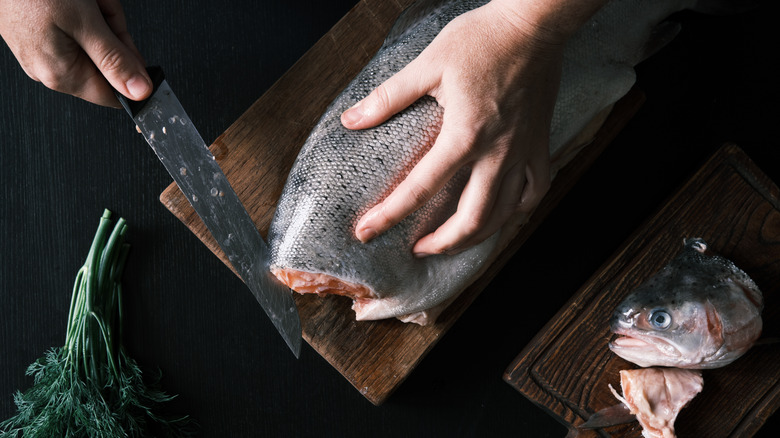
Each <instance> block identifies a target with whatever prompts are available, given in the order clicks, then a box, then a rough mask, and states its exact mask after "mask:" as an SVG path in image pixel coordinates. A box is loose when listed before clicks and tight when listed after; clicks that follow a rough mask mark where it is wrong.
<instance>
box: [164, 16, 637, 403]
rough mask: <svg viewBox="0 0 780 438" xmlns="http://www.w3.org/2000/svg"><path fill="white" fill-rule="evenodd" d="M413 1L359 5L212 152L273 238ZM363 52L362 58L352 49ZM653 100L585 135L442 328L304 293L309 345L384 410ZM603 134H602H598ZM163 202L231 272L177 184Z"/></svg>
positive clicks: (630, 102)
mask: <svg viewBox="0 0 780 438" xmlns="http://www.w3.org/2000/svg"><path fill="white" fill-rule="evenodd" d="M410 3H411V1H400V2H398V3H394V2H383V1H365V2H361V3H359V4H358V5H357V6H355V8H353V9H352V10H351V11H350V12H349V13H348V14H347V15H346V16H345V17H344V18H343V19H342V20H341V21H340V22H339V23H338V24H337V25H336V26H335V27H334V28H333V29H332V30H331V31H330V32H329V33H328V34H327V35H325V37H323V38H322V39H321V40H320V41H319V42H318V43H317V44H316V45H315V46H314V47H313V48H312V49H311V50H309V51H308V52H307V53H306V54H305V55H304V56H303V57H302V58H301V59H300V60H299V61H298V62H297V63H296V64H295V65H294V66H293V67H292V68H291V69H290V70H289V71H288V72H287V73H286V74H285V75H284V76H282V77H281V78H280V80H279V81H278V82H277V83H276V84H275V85H274V86H273V87H272V88H271V89H270V90H269V91H268V92H266V93H265V94H264V95H263V96H261V97H260V98H259V99H258V100H257V101H256V102H255V103H254V104H253V105H252V106H251V107H250V108H249V109H248V110H247V111H246V112H245V113H244V114H243V115H242V116H241V117H240V118H239V119H238V120H237V121H236V122H235V123H234V124H233V125H232V126H231V127H230V128H228V129H227V130H226V131H225V133H224V134H222V135H221V136H220V137H218V138H217V139H216V141H215V142H214V144H213V145H212V146H211V149H212V151H213V152H214V155H215V157H216V159H217V161H218V162H219V163H220V166H221V167H222V169H223V171H224V172H225V174H226V175H227V177H228V179H229V180H230V182H231V184H232V186H233V188H234V189H235V191H236V193H237V194H238V196H239V198H240V199H241V200H242V202H243V203H244V205H245V206H246V208H247V210H248V211H249V213H250V215H251V216H252V218H253V220H254V221H255V224H256V225H257V227H258V228H259V229H260V230H261V234H262V235H263V236H265V235H266V233H267V230H268V226H269V224H270V221H271V218H272V216H273V212H274V209H275V205H276V200H277V199H278V197H279V195H280V193H281V191H282V188H283V185H284V182H285V181H286V178H287V174H288V172H289V170H290V168H291V167H292V164H293V161H294V160H295V157H296V156H297V153H298V151H299V149H300V147H301V146H302V144H303V142H304V141H305V139H306V137H307V136H308V134H309V132H310V131H311V129H312V128H313V127H314V125H315V123H316V122H317V120H318V119H319V117H320V115H321V114H322V112H323V111H324V110H325V108H326V107H327V105H328V104H329V103H330V102H331V101H332V100H333V99H334V98H335V97H336V96H337V95H338V93H339V92H340V91H341V90H342V89H343V88H344V87H345V86H346V84H347V83H348V82H349V80H351V79H352V77H353V76H354V75H355V74H357V72H358V71H359V70H360V69H361V68H362V67H363V66H364V65H365V64H366V63H367V62H368V61H369V59H370V58H371V57H372V56H373V54H374V52H375V51H376V50H377V49H378V48H379V46H380V45H381V42H382V41H383V39H384V35H385V34H386V33H387V31H388V30H389V26H390V25H391V24H392V23H393V22H394V20H395V18H396V17H397V15H398V14H399V13H400V11H401V10H403V8H404V7H405V6H406V5H407V4H410ZM356 45H357V46H358V47H361V48H362V50H359V51H352V50H350V51H346V50H345V49H344V48H345V47H355V46H356ZM643 99H644V96H643V95H642V93H641V92H639V91H636V90H634V91H632V92H631V93H629V94H628V95H627V96H626V97H625V98H624V99H623V100H622V101H621V102H619V103H618V104H617V105H616V106H615V108H614V109H613V111H612V113H611V115H610V117H609V119H608V120H607V121H606V122H603V120H604V116H600V118H599V119H598V120H594V122H593V123H592V124H591V125H590V126H589V127H588V128H586V130H585V131H586V132H587V131H588V130H590V132H587V133H586V134H585V137H587V138H588V139H591V138H594V140H593V141H592V142H590V143H589V144H588V146H587V147H586V148H585V149H584V150H583V151H581V152H580V153H579V154H578V155H577V159H576V160H574V162H572V165H571V166H567V167H566V168H564V169H563V170H562V171H560V172H559V174H558V176H557V177H556V178H555V180H554V182H553V186H552V188H551V190H550V192H549V193H548V195H547V197H546V199H545V201H544V202H543V203H542V204H541V205H540V206H539V207H538V208H537V211H536V212H535V213H534V215H533V218H532V219H531V221H530V223H528V224H526V225H524V226H523V228H522V229H521V231H520V232H519V234H518V235H517V237H516V238H514V239H513V240H512V241H511V243H510V244H509V246H508V247H507V248H506V249H505V250H504V251H503V252H502V253H501V254H500V255H499V256H498V259H497V260H496V261H495V262H494V263H493V264H492V265H491V266H490V267H489V268H488V269H487V271H486V272H484V273H483V275H481V276H480V278H479V279H478V280H477V281H475V282H474V283H473V284H472V285H471V286H469V287H468V289H466V290H465V291H464V292H463V293H462V294H461V295H460V297H459V298H458V299H457V300H456V301H455V302H454V303H453V304H451V305H450V306H449V307H448V309H447V310H446V311H445V312H444V313H443V314H442V315H441V316H440V317H439V319H438V320H437V322H436V323H435V324H432V325H429V326H426V327H420V326H417V325H414V324H403V323H400V322H399V321H396V320H385V321H376V322H356V321H355V318H354V312H353V311H352V310H351V309H350V306H351V304H352V303H351V300H349V299H345V298H343V297H317V296H300V295H296V296H295V300H296V303H297V305H298V309H299V314H300V316H301V324H302V330H303V337H304V339H305V340H306V342H308V343H309V344H310V345H311V346H312V347H313V348H314V349H315V350H316V351H317V352H318V353H319V354H320V355H321V356H322V357H324V358H325V359H326V360H327V361H328V362H329V363H330V364H332V365H333V366H334V367H335V368H336V369H337V370H338V371H339V372H340V373H341V374H342V375H344V377H346V378H347V379H348V380H349V381H350V383H351V384H352V385H353V386H354V387H355V388H356V389H358V390H359V391H360V393H361V394H363V395H364V396H365V397H366V398H367V399H368V400H370V401H371V402H372V403H374V404H381V403H383V402H384V401H385V400H386V399H387V397H388V396H389V395H390V394H391V393H392V392H393V391H394V390H395V389H396V388H397V387H398V385H400V384H401V383H402V382H403V381H404V380H405V379H406V378H407V377H408V375H409V373H411V371H412V370H413V369H414V368H415V366H416V365H417V364H418V363H419V362H420V360H422V358H423V357H424V356H425V355H426V354H427V353H428V351H430V349H431V348H432V347H433V346H434V345H435V343H436V342H437V341H438V339H439V338H440V337H441V336H442V335H443V334H444V333H446V331H447V330H448V329H449V328H450V327H451V326H452V324H453V323H454V322H455V321H456V320H457V318H458V317H459V316H460V315H461V314H462V313H463V311H465V309H466V308H467V307H468V305H469V304H470V303H471V302H472V301H473V300H474V298H476V296H477V295H478V294H479V293H480V292H481V291H482V290H483V289H484V287H485V286H486V285H487V284H488V283H489V282H490V280H491V279H492V278H493V277H494V276H495V274H496V273H497V272H498V271H499V270H500V269H501V268H502V267H503V266H504V264H506V262H507V261H508V260H509V259H510V258H511V256H512V255H513V254H514V253H515V252H516V251H517V249H518V248H519V247H520V246H521V245H522V243H523V242H524V241H525V240H526V239H527V238H528V237H529V236H530V234H531V233H532V232H533V231H534V229H535V228H536V227H537V226H538V225H539V223H541V221H542V219H543V218H544V217H545V216H546V215H547V213H549V212H550V211H551V210H552V208H553V207H554V206H555V205H556V204H557V203H558V201H560V199H561V198H562V197H563V195H564V194H565V193H566V192H567V191H568V190H569V189H570V188H571V187H572V186H573V185H574V183H575V182H576V181H577V180H578V179H579V178H580V176H581V175H582V174H583V173H584V172H585V171H586V170H587V168H588V167H589V166H590V164H591V163H592V162H593V160H595V158H596V157H597V156H598V155H599V154H600V153H601V152H602V151H603V149H604V148H605V147H606V146H607V144H609V142H610V141H611V140H612V138H613V137H614V136H615V135H616V134H617V132H618V131H619V130H620V129H621V128H622V127H623V126H624V125H625V123H627V122H628V120H629V119H630V118H631V117H632V116H633V114H634V113H635V112H636V111H637V109H638V108H639V106H640V105H641V103H642V101H643ZM602 123H603V125H602ZM594 126H595V127H596V128H595V129H594V128H593V127H594ZM598 127H601V130H600V131H599V132H598V134H594V133H595V131H596V130H597V129H598ZM594 135H595V137H593V136H594ZM160 199H161V201H162V203H163V204H164V205H165V206H166V207H167V208H168V209H169V210H170V211H171V212H172V213H173V214H174V215H176V216H177V217H178V218H179V219H181V221H182V222H184V223H185V224H186V225H187V226H188V227H189V228H190V229H191V230H192V231H193V233H195V235H197V237H198V238H199V239H201V240H202V241H203V242H204V243H205V244H206V245H207V246H208V248H209V249H210V250H211V251H212V252H214V253H215V254H216V255H217V256H218V257H219V258H220V259H221V260H222V261H223V262H225V264H227V265H228V266H230V265H229V263H228V261H227V260H226V258H225V257H224V254H223V253H222V251H221V249H220V248H219V247H218V245H217V244H216V242H215V241H214V240H213V238H212V237H211V236H210V234H209V233H208V230H207V229H206V227H205V226H204V225H203V223H202V221H201V220H200V219H199V218H198V216H197V215H196V214H195V211H194V210H193V209H192V207H191V206H190V205H189V204H188V202H187V200H186V199H185V198H184V196H183V195H182V194H181V192H180V191H179V189H178V187H177V186H176V185H175V184H172V185H171V186H169V187H168V188H167V189H166V190H165V191H164V192H163V193H162V194H161V196H160Z"/></svg>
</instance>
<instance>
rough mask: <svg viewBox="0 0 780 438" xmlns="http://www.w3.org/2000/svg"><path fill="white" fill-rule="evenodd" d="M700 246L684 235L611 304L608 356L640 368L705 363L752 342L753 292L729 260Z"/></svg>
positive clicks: (757, 327) (756, 317) (755, 328)
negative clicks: (678, 249)
mask: <svg viewBox="0 0 780 438" xmlns="http://www.w3.org/2000/svg"><path fill="white" fill-rule="evenodd" d="M705 251H706V244H705V243H704V241H702V240H701V239H692V240H691V241H687V242H686V244H685V249H684V251H683V252H682V253H681V254H680V255H679V256H677V257H676V258H675V259H674V260H672V261H671V262H670V263H669V264H668V265H666V266H665V267H664V268H663V269H662V270H661V271H660V272H658V273H656V274H655V275H653V276H652V277H650V278H649V279H648V280H647V281H645V282H644V283H642V284H641V285H640V286H639V287H638V288H637V289H635V290H634V291H633V292H631V293H630V294H629V295H628V296H627V297H626V298H625V299H624V300H623V301H622V302H621V303H620V304H619V305H618V306H617V307H616V309H615V310H614V312H613V314H612V317H611V320H610V329H611V331H612V333H614V334H615V335H617V337H616V338H615V339H614V340H613V341H612V342H611V343H610V345H609V348H610V349H611V350H612V351H613V352H614V353H615V354H617V355H618V356H620V357H622V358H624V359H626V360H628V361H630V362H633V363H635V364H637V365H639V366H642V367H649V366H668V367H676V368H712V367H716V366H723V365H725V364H726V363H730V362H731V361H733V360H735V359H736V358H737V357H739V356H740V355H741V354H742V353H744V352H745V351H746V350H747V349H748V348H749V347H750V346H751V345H752V343H753V342H754V341H755V339H756V338H757V337H758V335H760V331H761V318H760V310H761V306H762V302H761V300H760V297H761V295H760V291H758V288H757V287H755V284H754V283H752V280H750V279H749V277H747V274H744V272H742V271H741V270H739V269H738V268H736V267H735V266H734V265H733V264H732V263H731V262H729V261H728V260H726V259H724V258H722V257H718V256H710V255H706V254H705ZM756 297H758V300H757V298H756ZM757 301H758V302H757Z"/></svg>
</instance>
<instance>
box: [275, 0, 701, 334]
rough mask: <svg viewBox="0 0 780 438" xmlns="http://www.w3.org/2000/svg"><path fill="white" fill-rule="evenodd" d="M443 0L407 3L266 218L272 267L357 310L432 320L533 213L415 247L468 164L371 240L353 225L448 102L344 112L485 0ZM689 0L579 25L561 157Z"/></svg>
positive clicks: (628, 1)
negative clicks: (451, 250) (350, 119)
mask: <svg viewBox="0 0 780 438" xmlns="http://www.w3.org/2000/svg"><path fill="white" fill-rule="evenodd" d="M438 3H440V4H436V5H435V7H431V8H419V9H420V10H421V11H423V10H424V11H425V14H424V15H422V16H419V17H415V16H410V14H411V13H413V12H414V11H412V10H411V9H410V11H408V12H407V13H404V15H402V19H399V22H398V23H397V24H396V27H395V28H394V29H393V31H391V35H390V36H389V37H388V39H387V40H386V42H385V44H384V45H383V46H382V48H381V49H380V50H379V51H378V52H377V54H376V56H375V57H374V58H373V59H372V60H371V61H370V62H369V63H368V64H367V65H366V67H365V68H364V69H363V70H362V71H361V72H360V73H359V74H358V75H357V76H356V77H355V78H354V79H353V80H352V82H351V83H350V84H349V85H348V86H347V87H346V89H344V90H343V92H342V93H341V94H340V95H339V97H338V98H336V100H335V101H334V102H333V103H332V104H331V105H330V106H329V107H328V109H327V110H326V112H325V113H324V115H323V116H322V118H321V119H320V121H319V122H318V124H317V125H316V126H315V128H314V130H313V131H312V132H311V134H310V136H309V138H308V139H307V141H306V142H305V144H304V145H303V147H302V149H301V151H300V154H299V155H298V157H297V159H296V161H295V163H294V165H293V167H292V170H291V171H290V174H289V177H288V180H287V182H286V185H285V187H284V190H283V193H282V195H281V197H280V200H279V203H278V206H277V209H276V212H275V215H274V219H273V221H272V223H271V227H270V230H269V234H268V238H269V243H270V246H271V252H272V257H271V270H272V272H274V273H275V274H276V275H277V277H279V278H280V279H281V280H282V281H284V282H285V283H286V284H287V285H288V286H290V287H291V288H292V289H293V290H296V291H298V292H301V293H307V292H316V293H336V294H341V295H346V296H349V297H352V298H353V299H354V300H355V304H354V306H353V309H355V312H356V318H357V319H358V320H373V319H384V318H393V317H400V318H403V319H404V320H407V321H414V322H417V323H422V324H424V323H427V322H430V321H431V319H432V318H431V317H430V315H432V314H435V313H436V312H435V311H433V312H426V311H430V310H431V309H435V308H437V307H439V308H440V307H441V306H442V305H444V304H446V303H448V302H451V301H452V299H453V298H454V297H455V296H457V295H458V294H459V293H460V292H462V291H463V290H464V289H465V288H466V287H467V286H468V285H469V284H471V283H472V282H473V281H474V280H475V279H476V278H478V277H479V275H480V274H481V273H482V272H483V271H484V269H485V268H486V267H487V266H488V265H489V264H490V263H491V262H492V261H493V260H494V259H495V257H496V256H497V255H498V253H499V252H500V251H501V250H502V249H503V248H504V247H505V246H506V244H507V243H508V242H509V241H511V238H512V237H514V235H515V234H516V233H517V230H518V229H519V227H520V226H521V224H522V223H523V222H524V221H525V220H526V218H525V217H517V218H514V220H513V221H512V223H511V224H510V225H508V226H507V227H505V229H504V230H502V231H500V232H498V233H496V234H495V235H493V236H492V237H490V238H488V239H487V240H485V241H484V242H482V243H480V244H479V245H476V246H475V247H473V248H471V249H469V250H467V251H464V252H462V253H460V254H457V255H433V256H429V257H426V258H415V257H414V256H413V255H412V247H413V246H414V243H415V242H416V241H417V240H418V239H420V238H421V237H423V236H424V235H426V234H428V233H430V232H432V231H433V230H435V229H436V228H437V227H438V226H439V225H441V224H442V223H443V222H444V221H445V220H446V219H447V218H448V217H449V216H451V215H452V214H453V213H454V212H455V209H456V207H457V203H458V198H459V195H460V193H461V192H462V190H463V187H464V186H465V183H466V181H467V179H468V176H469V169H462V170H461V171H460V172H459V173H458V174H456V176H455V177H454V178H453V179H452V180H451V181H449V182H448V183H447V184H446V186H445V187H443V188H442V189H441V191H440V192H439V193H437V194H436V195H435V196H434V197H433V198H432V199H431V200H430V201H429V202H428V203H426V204H425V205H424V206H423V207H422V208H420V209H419V210H418V211H416V212H415V213H413V214H411V215H410V216H408V217H407V218H405V219H404V220H403V221H401V223H399V224H398V225H396V226H395V227H393V228H391V229H390V230H388V231H386V232H385V233H383V234H382V235H380V236H378V237H377V238H375V239H373V240H372V241H370V242H368V243H361V242H360V241H359V240H358V239H357V238H356V237H355V233H354V229H355V225H356V223H357V220H358V219H359V218H360V217H361V216H362V215H363V214H364V213H366V212H367V211H368V210H369V209H370V208H371V207H372V206H374V205H376V204H377V203H379V202H380V201H381V200H382V199H384V197H386V196H387V195H388V194H389V193H390V192H391V191H392V190H393V189H394V188H395V187H396V186H397V185H398V184H399V183H400V182H401V181H402V180H403V179H404V177H405V176H406V175H407V174H408V173H409V171H410V170H411V169H412V167H413V166H414V165H415V164H416V163H417V162H418V161H419V159H420V158H421V157H422V156H423V155H424V154H425V153H426V152H427V151H428V150H429V149H430V147H431V146H432V144H433V142H434V141H435V140H436V137H437V135H438V133H439V129H440V126H441V121H442V114H443V110H442V108H441V107H439V106H438V104H437V103H436V101H435V100H434V99H433V98H431V97H425V98H422V99H420V100H418V101H417V102H415V103H414V104H413V105H411V106H410V107H409V108H407V109H406V110H404V111H402V112H400V113H398V114H396V115H395V116H394V117H392V118H391V119H390V120H388V121H387V122H385V123H383V124H382V125H380V126H377V127H375V128H372V129H367V130H360V131H352V130H348V129H346V128H344V127H343V126H342V125H341V122H340V115H341V113H342V112H343V111H345V110H347V109H348V108H350V107H351V106H352V105H354V104H355V103H356V102H358V101H359V100H361V99H363V98H364V97H365V96H367V95H368V94H369V93H370V92H371V91H372V90H373V89H374V88H376V87H377V86H378V85H379V84H381V83H382V82H384V81H385V80H387V79H388V78H390V76H392V75H393V74H394V73H396V72H397V71H399V70H400V69H401V68H403V67H404V66H405V65H406V64H408V63H409V62H410V61H412V60H413V59H414V58H415V57H417V55H418V54H419V53H420V52H421V51H422V50H423V49H424V48H425V47H426V46H427V45H428V44H430V42H431V41H432V40H433V39H434V37H435V36H436V35H437V34H438V33H439V32H440V31H441V29H442V28H443V27H444V26H445V25H446V24H447V23H448V22H449V21H450V20H452V19H453V18H455V17H457V16H458V15H460V14H463V13H465V12H467V11H469V10H471V9H474V8H476V7H479V6H482V5H483V4H485V3H486V1H469V0H461V1H445V2H438ZM685 6H687V2H684V1H678V2H675V1H666V2H656V1H651V0H647V1H642V0H615V1H613V2H611V3H609V4H608V5H606V6H605V7H604V8H603V9H602V10H601V11H599V12H598V13H597V14H596V15H595V16H594V17H593V18H592V19H591V20H590V22H588V23H587V24H586V25H585V26H584V27H583V28H582V29H581V30H580V32H579V33H577V34H576V35H575V36H574V37H572V39H571V40H570V42H569V44H568V46H567V48H566V50H565V56H564V64H563V71H562V79H561V84H560V89H559V93H558V98H557V102H556V106H555V111H554V114H553V120H552V128H551V134H550V136H551V137H550V138H551V141H550V154H551V157H552V161H553V168H554V169H557V168H560V167H562V165H563V164H564V163H565V162H567V161H568V160H570V159H572V157H573V156H574V154H575V152H576V150H577V148H578V147H579V146H582V145H583V144H586V143H587V142H588V141H589V140H590V138H585V139H579V138H578V134H580V133H581V132H582V131H583V129H584V128H585V127H586V126H588V124H589V123H591V122H592V121H593V120H594V119H595V118H597V116H599V114H605V113H606V111H608V109H609V107H610V106H611V105H612V104H614V103H615V102H616V101H617V100H618V99H620V97H622V96H623V95H625V94H626V93H627V92H628V91H629V89H630V88H631V86H632V85H633V83H634V70H633V66H634V65H635V64H636V63H638V62H639V61H641V60H642V59H643V58H644V56H645V54H646V47H647V42H648V41H649V40H651V38H652V37H653V31H654V29H656V25H657V24H658V23H659V22H661V21H662V20H663V19H664V18H665V17H666V16H668V15H669V14H671V13H672V12H674V11H676V10H679V9H683V8H684V7H685ZM402 22H403V23H402ZM400 26H402V27H400ZM399 27H400V28H399ZM575 139H576V140H575Z"/></svg>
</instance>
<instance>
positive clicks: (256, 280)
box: [115, 66, 301, 358]
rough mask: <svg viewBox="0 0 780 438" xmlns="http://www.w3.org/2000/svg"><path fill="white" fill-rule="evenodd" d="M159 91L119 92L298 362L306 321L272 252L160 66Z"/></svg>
mask: <svg viewBox="0 0 780 438" xmlns="http://www.w3.org/2000/svg"><path fill="white" fill-rule="evenodd" d="M147 71H148V73H149V76H150V78H151V79H152V83H153V85H154V91H153V92H152V94H151V96H149V98H147V99H146V100H144V101H140V102H137V101H133V100H130V99H127V98H126V97H124V96H122V95H121V94H120V93H118V92H115V94H116V95H117V98H118V99H119V102H120V103H121V104H122V106H123V107H124V108H125V110H126V111H127V112H128V113H129V114H130V117H132V118H133V121H134V122H135V124H136V126H137V128H138V129H140V131H141V133H142V134H143V136H144V138H145V139H146V142H147V143H149V146H151V148H152V150H154V152H155V154H157V157H158V158H159V159H160V161H161V162H162V164H163V165H164V166H165V169H166V170H168V173H170V175H171V177H173V180H174V181H176V184H177V185H178V186H179V188H180V189H181V191H182V193H183V194H184V196H185V197H186V198H187V200H188V201H189V202H190V204H191V205H192V207H193V208H194V209H195V212H197V214H198V216H200V218H201V219H202V220H203V222H204V223H205V224H206V227H207V228H208V230H209V232H211V235H212V236H213V237H214V239H215V240H216V241H217V243H218V244H219V246H220V248H222V250H223V251H224V252H225V255H226V256H227V258H228V260H229V261H230V263H231V264H232V265H233V267H234V268H235V270H236V271H237V272H238V274H239V276H240V277H241V279H242V280H243V281H244V283H245V284H246V285H247V286H248V287H249V289H250V290H251V291H252V294H253V295H254V296H255V298H256V299H257V301H258V302H259V303H260V305H261V306H262V307H263V310H265V313H266V314H267V315H268V318H270V319H271V322H273V324H274V326H276V328H277V330H279V333H280V334H281V335H282V337H283V338H284V340H285V342H286V343H287V345H288V346H289V347H290V350H292V352H293V354H294V355H295V357H296V358H297V357H299V356H300V351H301V321H300V318H299V316H298V309H297V308H296V306H295V301H294V300H293V298H292V292H291V291H290V289H289V288H287V286H285V285H283V284H282V283H281V282H280V281H278V280H277V279H276V278H275V277H274V276H273V275H272V274H271V272H270V270H269V269H268V266H269V260H270V252H269V249H268V245H267V244H266V243H265V241H264V240H263V238H262V236H260V232H259V231H258V230H257V227H255V224H254V222H253V221H252V218H251V217H250V216H249V213H247V211H246V209H245V208H244V206H243V204H242V203H241V201H240V200H239V198H238V195H236V193H235V191H234V190H233V188H232V187H231V186H230V183H229V182H228V180H227V177H225V174H224V173H223V172H222V169H221V168H220V167H219V164H217V161H216V159H215V158H214V155H213V154H212V153H211V151H210V150H209V148H208V146H207V145H206V143H205V142H204V141H203V139H202V138H201V136H200V134H199V133H198V131H197V129H196V128H195V126H194V125H193V123H192V121H191V120H190V118H189V117H188V116H187V113H186V112H185V111H184V108H182V106H181V104H180V103H179V100H178V99H177V98H176V95H174V93H173V90H171V87H170V86H169V85H168V82H167V81H166V80H165V75H164V73H163V71H162V69H161V68H160V67H156V66H155V67H148V68H147Z"/></svg>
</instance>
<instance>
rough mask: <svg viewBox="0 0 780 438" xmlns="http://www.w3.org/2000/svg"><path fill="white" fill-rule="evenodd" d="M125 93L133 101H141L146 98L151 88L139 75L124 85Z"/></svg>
mask: <svg viewBox="0 0 780 438" xmlns="http://www.w3.org/2000/svg"><path fill="white" fill-rule="evenodd" d="M125 86H127V91H128V92H129V93H130V95H131V96H132V97H133V98H134V99H141V98H142V97H144V96H146V93H147V91H149V87H150V86H151V85H150V84H149V82H148V81H147V80H146V78H145V77H143V76H141V75H135V76H133V77H132V78H130V80H128V81H127V83H126V84H125Z"/></svg>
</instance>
